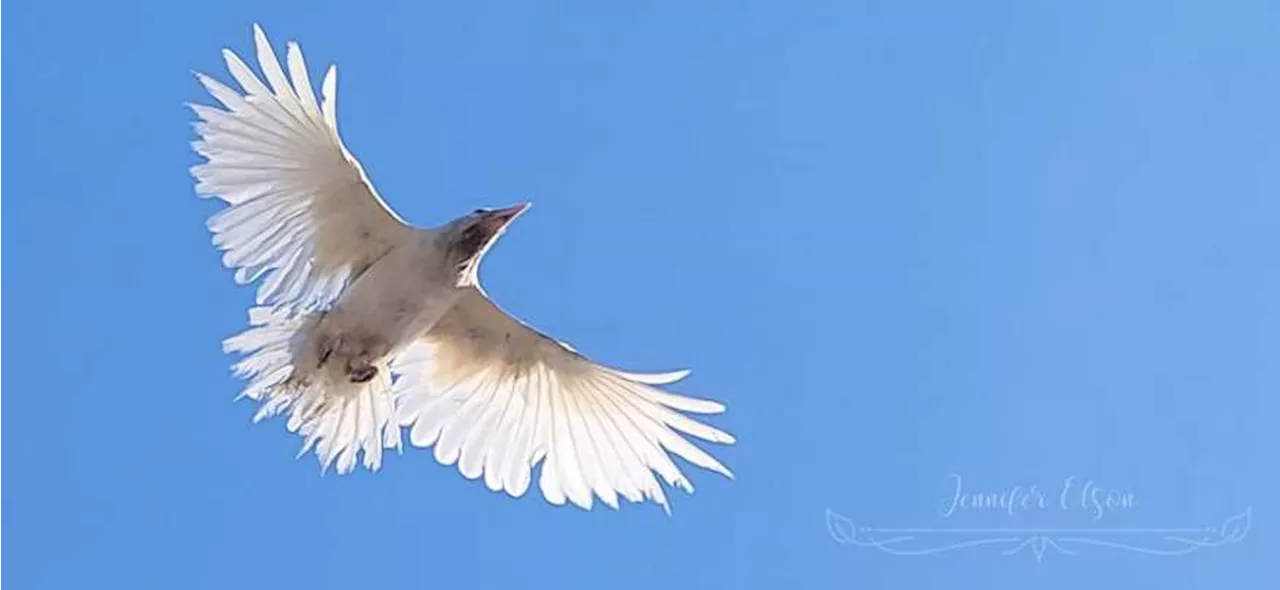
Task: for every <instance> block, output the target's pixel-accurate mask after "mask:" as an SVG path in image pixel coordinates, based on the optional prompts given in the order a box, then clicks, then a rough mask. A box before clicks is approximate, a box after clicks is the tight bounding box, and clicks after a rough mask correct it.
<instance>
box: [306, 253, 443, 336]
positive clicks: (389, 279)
mask: <svg viewBox="0 0 1280 590" xmlns="http://www.w3.org/2000/svg"><path fill="white" fill-rule="evenodd" d="M424 254H425V255H424ZM429 254H430V253H429V252H427V253H424V252H422V251H421V250H417V249H409V248H403V249H399V250H393V251H392V252H390V253H388V254H387V255H386V256H384V257H383V258H382V259H380V260H379V261H378V262H376V263H374V265H373V266H372V267H370V268H369V269H368V270H367V271H365V273H364V274H363V275H361V276H360V277H359V278H358V279H357V280H356V281H355V282H354V283H352V284H351V285H350V286H349V287H348V288H347V290H346V291H345V292H344V293H343V294H342V296H341V297H339V299H338V302H337V304H336V305H335V306H334V309H333V310H332V311H331V312H330V314H329V315H330V318H329V320H330V322H331V323H332V324H334V326H335V328H337V329H339V330H341V331H347V332H352V331H361V332H364V331H367V332H370V333H372V334H375V335H377V336H379V337H381V338H382V339H385V340H386V341H388V342H389V343H392V345H393V346H395V345H397V344H400V343H403V342H406V341H408V340H411V339H413V338H416V337H417V336H418V335H419V334H420V333H422V332H423V331H425V330H428V329H430V328H431V326H432V325H434V324H435V323H436V322H437V321H439V319H440V317H441V316H443V315H444V314H445V312H447V311H448V310H449V308H450V307H452V306H453V304H454V303H455V302H456V301H457V299H458V297H459V295H460V293H461V292H460V291H459V290H458V289H457V287H456V286H455V284H454V282H453V281H452V280H450V278H449V276H448V274H447V273H444V272H441V270H440V269H439V268H438V267H439V264H437V263H436V261H434V260H432V259H431V258H430V256H429Z"/></svg>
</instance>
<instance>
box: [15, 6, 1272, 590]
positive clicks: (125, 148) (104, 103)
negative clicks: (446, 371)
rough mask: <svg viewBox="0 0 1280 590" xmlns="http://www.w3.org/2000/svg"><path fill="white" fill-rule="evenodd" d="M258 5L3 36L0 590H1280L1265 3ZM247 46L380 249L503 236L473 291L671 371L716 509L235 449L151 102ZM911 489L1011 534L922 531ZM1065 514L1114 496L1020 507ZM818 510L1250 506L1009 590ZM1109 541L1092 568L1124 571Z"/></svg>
mask: <svg viewBox="0 0 1280 590" xmlns="http://www.w3.org/2000/svg"><path fill="white" fill-rule="evenodd" d="M266 4H267V3H259V2H250V1H246V0H233V1H224V2H215V3H199V4H190V3H179V2H145V3H138V2H114V3H88V2H75V3H66V2H52V1H51V2H39V3H38V2H33V1H28V2H11V3H9V4H8V5H6V6H7V11H8V13H9V18H8V19H4V21H3V55H4V57H3V70H4V72H6V75H7V76H8V82H9V83H8V84H7V85H6V86H8V88H9V94H7V95H5V104H7V105H8V106H7V107H6V108H5V110H6V112H7V113H8V116H7V117H6V118H5V122H7V123H8V125H7V126H6V127H5V128H6V129H8V131H9V135H8V138H9V140H8V141H7V142H5V143H6V144H7V145H8V146H9V149H8V150H7V152H6V153H8V157H7V159H5V160H4V169H3V175H4V179H5V184H4V194H6V195H7V200H6V201H5V202H7V203H8V204H9V214H8V215H6V216H4V222H3V223H4V226H3V236H4V237H3V246H4V252H5V256H4V275H3V279H4V282H5V283H6V284H8V285H9V309H10V313H9V339H8V340H9V355H8V357H7V358H8V359H9V363H8V364H9V378H8V379H7V380H5V383H7V384H8V387H6V388H5V392H6V395H5V405H7V406H8V411H7V412H5V413H4V422H3V449H4V451H3V453H4V455H3V461H4V465H5V467H6V468H7V469H8V470H9V477H8V478H6V479H5V481H8V482H9V485H8V487H7V488H5V489H4V494H3V512H4V522H5V523H7V531H8V532H7V534H6V535H5V538H7V539H8V542H7V543H6V544H5V545H4V547H5V553H4V563H3V571H4V574H5V576H6V577H5V579H7V580H9V582H10V584H11V586H12V587H14V588H32V589H34V588H83V587H121V588H134V587H166V588H178V587H181V588H227V587H235V588H259V587H261V588H267V587H274V588H307V587H311V588H339V587H352V586H353V585H359V587H362V588H367V587H380V588H422V587H464V588H471V587H475V588H484V587H498V586H515V587H522V588H534V587H548V588H574V587H582V588H600V587H619V588H651V587H664V588H693V587H697V588H739V587H761V588H780V587H797V588H825V587H841V588H849V587H852V588H943V587H948V588H949V587H956V586H957V585H959V586H963V587H975V588H976V587H987V588H1025V587H1037V588H1078V587H1093V588H1136V587H1160V588H1233V587H1242V588H1253V587H1260V586H1261V585H1264V584H1262V582H1261V581H1260V580H1262V579H1267V578H1270V579H1275V578H1276V577H1277V574H1280V566H1277V565H1276V561H1275V559H1274V555H1275V554H1276V553H1277V550H1278V549H1280V541H1277V537H1276V532H1275V531H1276V530H1277V529H1276V526H1275V518H1274V514H1275V513H1276V507H1277V504H1276V502H1277V500H1276V498H1277V497H1280V477H1277V475H1276V461H1275V457H1274V449H1276V448H1278V447H1280V444H1278V443H1280V434H1277V430H1276V429H1275V428H1274V424H1275V421H1276V419H1277V418H1280V404H1278V403H1277V401H1276V399H1277V396H1276V390H1277V389H1278V388H1280V360H1278V359H1280V263H1277V260H1278V258H1277V252H1280V198H1278V197H1280V109H1277V105H1280V9H1277V8H1276V7H1275V5H1274V4H1273V3H1267V2H1260V1H1259V2H1209V1H1203V2H1178V1H1158V2H1157V1H1151V2H1124V3H1117V2H1103V1H1093V0H1090V1H1082V2H1071V3H1066V2H1059V3H1027V2H1013V1H1007V2H980V1H975V2H965V3H956V2H900V1H887V0H877V1H868V0H843V1H833V2H741V1H737V2H731V1H713V2H699V3H687V2H630V3H620V2H609V3H601V2H539V3H536V4H537V7H536V8H534V7H533V6H532V5H533V4H535V3H450V4H445V3H425V2H421V3H420V2H408V1H405V2H394V3H393V2H388V3H351V2H306V3H303V2H278V3H271V5H270V6H267V5H266ZM1033 4H1034V5H1033ZM464 5H465V6H464ZM375 6H376V8H375ZM253 22H260V23H262V24H263V26H264V27H265V28H266V31H267V33H268V34H269V35H270V36H271V38H272V40H273V41H274V42H276V44H277V47H279V46H282V44H283V42H284V41H285V40H288V39H297V40H299V41H300V42H301V44H302V47H303V49H304V51H305V52H306V54H307V56H308V59H309V62H310V64H311V67H312V71H313V77H314V78H315V79H318V78H319V77H318V75H317V74H316V73H317V72H319V71H320V69H321V68H322V67H324V66H325V65H327V64H329V63H332V62H337V63H338V65H339V68H340V70H341V76H340V81H339V90H338V92H339V95H340V100H339V119H340V121H341V125H342V128H343V134H344V138H345V139H346V141H347V144H348V146H349V147H350V148H351V149H352V151H353V152H354V153H355V154H356V155H357V156H358V157H359V158H360V159H361V160H362V161H363V163H364V165H365V167H366V169H367V170H368V172H369V174H370V175H371V177H372V178H373V180H374V182H375V184H376V185H377V186H378V188H379V190H380V191H381V193H382V194H383V195H384V197H385V198H386V199H387V200H388V201H389V202H390V203H391V204H392V206H394V207H395V208H396V209H397V210H398V211H399V212H401V213H402V214H403V215H404V216H405V217H406V218H408V219H410V220H411V221H414V222H417V223H421V224H435V223H439V222H443V221H445V220H447V219H449V218H451V217H453V216H454V215H458V214H461V213H463V212H467V211H470V210H471V209H474V208H476V207H478V206H483V205H503V204H508V203H511V202H513V201H516V200H520V199H530V200H532V201H533V202H534V203H535V207H534V208H533V209H532V210H531V211H530V213H529V214H528V215H526V216H524V217H522V218H521V219H520V220H519V222H517V223H516V225H515V227H514V228H513V229H512V231H511V232H509V233H508V234H507V236H506V237H505V238H504V239H503V240H502V242H501V243H500V244H499V245H498V246H497V247H496V248H495V250H494V251H493V252H492V253H491V254H490V255H489V257H488V258H487V259H486V268H485V269H484V273H483V277H484V279H485V281H486V285H487V287H488V289H489V291H490V292H491V293H492V294H493V295H494V296H495V297H496V298H497V299H498V300H499V301H500V302H501V303H502V304H503V305H504V306H505V307H507V308H508V309H510V310H511V311H513V312H514V313H516V314H518V315H520V316H522V317H524V318H526V319H527V320H529V321H531V322H532V323H534V324H535V325H537V326H538V327H540V328H542V329H543V330H545V331H547V332H549V333H551V334H554V335H556V336H558V337H561V338H564V339H566V340H568V341H570V342H572V343H574V344H575V345H576V346H577V347H578V348H580V349H582V350H584V351H586V352H588V353H589V354H591V355H592V356H594V357H595V358H598V359H600V360H602V361H606V362H609V363H612V364H615V365H620V366H624V367H627V368H632V369H636V370H662V369H668V368H672V367H678V366H688V367H691V368H692V369H694V374H693V376H692V377H691V378H690V379H689V380H687V381H686V382H684V383H683V384H682V385H681V389H680V391H683V392H686V393H690V394H694V395H699V396H703V397H710V398H714V399H719V400H723V401H725V402H726V403H727V404H728V406H729V411H728V412H727V413H726V414H724V415H722V416H720V417H717V418H715V419H714V421H713V423H714V424H716V425H718V426H721V427H723V428H726V429H727V430H729V431H730V432H732V433H734V434H735V435H736V436H737V437H738V440H739V443H738V444H737V445H735V446H732V447H727V448H716V449H714V451H715V452H716V454H717V455H718V456H719V457H722V458H723V459H724V460H725V462H726V463H727V464H728V465H729V466H730V467H731V468H733V469H734V471H735V472H736V473H737V475H738V479H737V481H734V482H730V481H727V480H724V479H722V478H719V477H718V476H715V475H714V474H710V473H705V472H697V473H692V477H693V483H694V485H695V486H696V488H697V493H696V494H694V495H693V496H686V495H683V494H674V495H673V496H674V516H673V517H671V518H667V517H666V516H664V515H663V514H662V512H661V510H660V509H658V508H657V507H654V506H631V507H628V508H624V510H622V511H621V512H617V513H613V512H608V511H604V512H601V511H596V512H591V513H584V512H581V511H578V510H576V509H571V508H559V509H557V508H553V507H551V506H548V505H546V504H545V503H544V502H542V500H541V499H539V498H537V497H536V496H529V497H526V498H524V499H522V500H519V501H516V500H511V499H509V498H506V497H505V496H500V495H497V494H492V493H489V492H487V491H486V490H485V489H484V488H483V486H481V485H480V484H478V483H475V482H468V481H466V480H464V479H463V478H462V477H460V476H459V475H458V474H457V472H456V470H454V469H453V468H449V467H442V466H439V465H437V464H436V463H435V462H434V461H433V459H432V458H431V456H430V453H429V452H424V451H406V452H405V454H404V455H402V456H399V457H395V458H392V459H390V460H389V461H387V463H386V464H385V465H384V468H383V470H382V471H381V472H379V473H377V474H375V475H370V474H369V473H365V472H357V473H356V474H354V475H352V476H347V477H337V476H334V475H333V474H329V475H325V476H321V475H320V473H319V469H318V466H317V464H316V463H315V461H314V459H313V458H312V457H310V456H308V457H306V458H304V459H300V460H294V458H293V457H294V454H295V452H296V450H297V448H298V444H299V440H298V439H297V438H296V437H294V436H292V435H289V434H287V433H286V432H285V431H284V426H283V424H282V423H281V422H280V421H279V420H277V421H273V422H268V423H263V424H258V425H253V424H250V417H251V415H252V413H253V410H254V408H253V407H252V405H251V404H250V403H248V402H241V403H233V402H232V398H233V397H234V395H235V394H236V393H237V392H238V385H239V384H238V383H237V382H236V381H234V380H233V379H232V377H231V375H230V374H229V370H228V365H229V363H230V362H231V359H230V358H228V357H225V356H223V355H222V354H221V352H220V350H219V342H220V340H221V339H222V338H224V337H226V336H228V335H230V334H232V333H234V332H236V331H238V330H239V329H240V328H241V326H242V323H243V321H244V317H245V308H246V307H248V306H249V304H250V302H251V291H250V290H249V289H245V288H236V287H235V286H234V285H233V283H232V281H231V273H230V272H228V271H226V270H224V269H222V268H221V267H220V265H219V262H218V260H219V258H218V255H217V254H216V253H215V251H214V249H213V248H212V246H210V244H209V236H208V234H207V232H206V230H205V228H204V220H205V218H206V217H207V216H208V215H209V214H211V213H212V212H213V211H214V210H215V209H216V207H215V205H214V204H213V203H209V202H203V201H200V200H198V199H197V198H196V197H195V195H194V191H193V187H192V184H193V183H192V181H191V179H190V177H189V176H188V173H187V168H188V167H189V166H190V165H192V164H195V163H196V162H197V161H198V158H197V156H196V155H195V154H194V153H192V152H191V150H190V149H189V148H188V142H189V141H191V140H192V139H193V138H194V134H193V132H192V131H191V129H190V127H189V122H190V121H191V120H192V119H193V116H192V115H191V114H190V113H189V112H188V111H187V110H185V109H184V108H183V107H182V104H183V103H184V102H186V101H207V100H208V99H206V97H205V95H204V93H203V91H202V89H201V88H200V87H199V85H198V84H197V83H196V82H195V80H194V79H192V77H191V76H190V75H189V72H190V71H191V70H200V71H206V72H210V73H213V74H215V75H217V76H220V77H223V78H224V79H225V78H226V74H225V72H224V70H223V68H222V64H221V62H220V57H219V53H218V51H219V49H221V48H222V47H232V48H234V49H236V50H237V51H240V52H242V53H243V52H247V51H248V50H249V49H250V48H251V31H250V26H251V24H252V23H253ZM690 469H692V468H690ZM952 474H956V475H958V476H960V477H961V479H962V481H963V484H962V485H963V487H964V488H965V489H966V490H971V491H978V492H983V491H991V490H995V491H999V490H1007V489H1009V488H1011V487H1013V486H1018V485H1021V486H1024V488H1025V486H1030V485H1036V486H1038V488H1037V489H1039V490H1042V491H1045V492H1046V494H1045V495H1046V496H1049V501H1048V506H1047V507H1045V508H1037V509H1031V510H1022V511H1017V513H1016V514H1012V515H1011V514H1008V512H1007V511H1005V512H1001V511H997V510H985V509H973V510H965V511H961V513H958V514H953V515H951V516H944V515H943V514H942V513H941V512H940V510H939V503H940V502H945V501H946V498H948V497H949V496H950V494H951V493H952V488H953V481H954V478H953V476H952ZM1067 477H1076V478H1078V479H1077V481H1087V480H1094V481H1096V482H1098V484H1099V485H1101V486H1103V487H1105V488H1107V489H1112V490H1117V491H1118V492H1120V493H1123V494H1127V495H1129V496H1131V497H1132V498H1133V499H1134V501H1133V502H1132V505H1131V506H1129V507H1127V508H1120V509H1117V510H1114V511H1111V512H1109V513H1107V514H1106V515H1105V516H1104V517H1103V518H1092V517H1091V516H1089V515H1088V514H1087V513H1083V512H1082V511H1081V510H1062V509H1060V507H1057V506H1056V504H1055V502H1056V500H1057V499H1058V496H1057V489H1058V488H1060V487H1061V485H1062V482H1063V480H1064V479H1065V478H1067ZM993 493H994V492H993ZM829 509H830V510H832V511H835V512H836V513H838V514H840V515H842V516H845V517H848V518H850V519H853V521H854V522H856V523H857V525H858V526H871V527H881V528H895V527H900V528H902V527H905V528H910V527H917V528H956V527H961V528H963V527H971V528H1008V527H1013V528H1031V529H1035V528H1044V527H1054V528H1082V527H1093V528H1099V527H1102V528H1111V529H1126V530H1131V529H1147V528H1180V527H1203V526H1219V525H1220V524H1221V523H1223V521H1224V520H1225V519H1227V518H1228V517H1230V516H1231V515H1235V514H1239V513H1241V512H1243V511H1245V510H1246V509H1251V512H1250V515H1251V525H1252V526H1251V528H1250V529H1249V532H1248V534H1247V535H1246V536H1245V538H1244V539H1243V540H1242V542H1240V543H1236V544H1230V545H1226V546H1221V547H1216V548H1206V549H1204V550H1202V551H1199V552H1196V553H1193V554H1191V555H1186V556H1180V557H1159V556H1151V555H1144V554H1140V553H1137V552H1134V551H1126V550H1119V549H1114V548H1102V547H1096V546H1085V547H1077V549H1078V551H1077V554H1076V555H1074V556H1069V555H1063V554H1060V553H1056V552H1055V551H1054V550H1053V549H1050V550H1049V551H1048V553H1046V554H1045V556H1044V559H1043V562H1040V563H1037V561H1036V560H1035V559H1034V557H1033V556H1032V555H1031V553H1030V551H1024V552H1021V553H1018V554H1015V555H1003V554H1002V553H1001V549H999V548H995V547H974V548H969V549H957V550H953V551H946V552H941V553H938V554H934V555H928V556H894V555H888V554H886V553H883V552H879V551H876V550H875V549H873V548H863V547H855V546H851V545H848V544H841V543H838V542H837V541H836V539H835V538H833V536H832V535H831V534H829V531H828V526H827V522H826V518H827V517H826V515H827V511H828V510H829ZM929 534H932V535H934V536H933V537H929V536H928V535H929ZM929 534H926V535H925V536H924V537H925V538H922V539H921V542H924V543H928V542H935V541H937V542H936V543H935V544H938V543H941V542H942V540H944V539H949V540H955V538H954V537H947V535H950V534H954V533H929ZM1082 534H1083V533H1082ZM1106 534H1111V533H1106ZM1116 534H1118V535H1120V537H1115V536H1112V537H1106V536H1105V535H1104V534H1102V533H1098V535H1100V536H1098V537H1097V538H1101V539H1104V540H1105V539H1112V540H1114V539H1119V538H1122V537H1123V538H1125V539H1127V540H1129V541H1136V540H1139V538H1141V539H1145V540H1150V539H1151V538H1152V537H1151V535H1146V536H1145V537H1144V536H1143V535H1142V534H1140V533H1116ZM1126 534H1132V535H1136V536H1133V537H1124V535H1126ZM1077 536H1079V535H1077ZM1144 542H1145V541H1144ZM1267 556H1271V558H1270V559H1267Z"/></svg>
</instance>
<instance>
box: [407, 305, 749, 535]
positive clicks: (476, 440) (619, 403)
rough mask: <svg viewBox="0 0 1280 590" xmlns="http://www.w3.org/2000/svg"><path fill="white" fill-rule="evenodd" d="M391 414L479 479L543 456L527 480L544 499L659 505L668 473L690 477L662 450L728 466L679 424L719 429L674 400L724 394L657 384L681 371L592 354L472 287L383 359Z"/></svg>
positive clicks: (517, 476) (681, 481)
mask: <svg viewBox="0 0 1280 590" xmlns="http://www.w3.org/2000/svg"><path fill="white" fill-rule="evenodd" d="M391 369H392V372H393V373H396V374H397V380H396V382H395V386H394V388H395V393H396V404H397V409H396V416H397V418H398V419H399V421H400V424H401V425H402V426H411V427H412V428H411V432H410V440H411V441H412V443H413V444H414V445H415V446H418V447H428V446H432V445H435V457H436V460H438V461H439V462H441V463H443V464H445V465H450V464H453V463H457V464H458V469H459V470H460V471H461V472H462V474H463V475H464V476H465V477H467V478H468V479H475V478H478V477H480V476H481V475H483V476H484V480H485V483H486V484H487V485H488V487H489V488H490V489H491V490H494V491H497V490H505V491H506V492H507V493H508V494H511V495H512V496H516V497H519V496H521V495H523V494H524V492H525V491H526V490H527V489H528V487H529V484H530V479H531V477H532V469H533V467H534V465H536V464H537V463H538V462H539V461H541V460H542V459H543V458H545V459H546V463H544V464H543V466H542V474H541V479H540V480H539V487H540V488H541V490H542V494H543V496H544V497H545V498H546V499H547V501H548V502H551V503H552V504H564V503H565V501H566V499H567V500H568V501H570V502H573V503H574V504H576V505H578V506H580V507H582V508H584V509H590V507H591V505H592V496H593V495H594V496H596V497H599V498H600V499H601V500H602V501H603V502H604V503H605V504H608V505H609V506H611V507H613V508H617V507H618V497H619V496H622V497H623V498H626V499H628V500H630V501H632V502H640V501H643V500H645V499H651V500H653V501H655V502H657V503H658V504H660V505H662V506H663V507H664V509H666V508H667V500H666V497H665V495H664V494H663V490H662V486H661V485H659V483H658V480H657V479H656V478H655V477H654V472H656V473H657V474H658V475H660V476H661V477H662V478H663V479H664V480H665V481H666V482H667V484H668V485H673V486H677V487H682V488H684V489H685V490H687V491H690V492H692V491H693V488H692V486H691V485H690V484H689V482H688V480H686V479H685V478H684V475H683V474H681V473H680V470H679V469H678V468H677V467H676V465H675V463H673V462H672V460H671V458H670V456H669V455H668V453H669V452H670V453H674V454H675V455H678V456H680V457H682V458H684V459H685V460H687V461H689V462H691V463H693V464H694V465H697V466H699V467H703V468H706V469H710V470H712V471H716V472H719V473H722V474H724V475H725V476H728V477H733V475H732V474H731V473H730V472H729V470H728V469H727V468H725V466H724V465H721V464H720V462H719V461H717V460H716V459H715V458H713V457H711V456H710V455H708V454H707V453H706V452H704V451H703V450H701V449H699V448H698V447H696V446H694V445H693V444H691V443H690V442H689V441H688V440H686V439H685V438H684V437H683V436H681V434H680V433H684V434H689V435H692V436H695V437H698V438H701V439H704V440H709V441H714V442H718V443H726V444H729V443H733V442H734V439H733V437H732V436H730V435H729V434H728V433H725V432H723V431H720V430H718V429H716V428H712V427H710V426H707V425H705V424H702V423H700V422H697V421H694V420H692V419H690V418H688V417H687V416H685V415H683V414H681V413H680V412H679V411H684V412H693V413H700V414H711V413H719V412H722V411H724V406H723V405H721V404H719V403H716V402H713V401H707V400H701V399H694V398H689V397H684V396H679V395H674V394H671V393H667V392H665V391H662V390H660V389H658V387H657V386H660V385H666V384H669V383H673V382H675V381H678V380H680V379H681V378H683V377H684V376H685V375H687V374H688V371H677V372H672V373H664V374H635V373H627V372H623V371H619V370H616V369H611V368H608V367H604V366H602V365H599V364H596V363H593V362H592V361H590V360H588V359H587V358H585V357H583V356H582V355H580V354H578V353H577V352H575V351H574V350H573V349H571V348H569V347H568V346H567V345H564V344H562V343H560V342H557V341H555V340H552V339H551V338H549V337H547V336H545V335H543V334H541V333H539V332H538V331H536V330H534V329H533V328H530V327H529V326H527V325H525V324H524V323H522V322H520V321H519V320H517V319H515V318H513V317H511V316H509V315H507V314H506V312H504V311H503V310H502V309H500V308H498V307H497V306H496V305H495V304H494V303H493V302H492V301H490V300H489V298H488V297H487V296H486V295H485V294H484V292H482V291H480V290H479V289H476V288H471V289H468V291H467V292H466V293H465V294H463V296H462V298H461V299H460V300H459V302H458V303H457V304H456V305H455V306H454V307H453V308H452V309H451V310H450V311H449V312H448V313H447V314H445V316H444V317H443V318H442V319H441V320H440V322H439V323H437V324H436V325H435V326H434V327H433V328H432V329H431V330H429V331H428V332H427V333H425V334H424V335H423V336H422V337H421V338H419V339H418V340H417V341H415V342H414V343H413V344H411V345H410V346H409V347H407V348H406V349H405V350H404V352H402V353H401V354H400V355H398V356H397V357H396V359H395V360H394V362H393V363H392V365H391Z"/></svg>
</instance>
